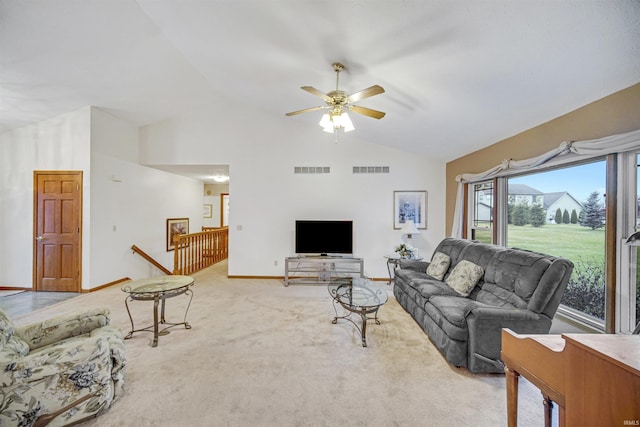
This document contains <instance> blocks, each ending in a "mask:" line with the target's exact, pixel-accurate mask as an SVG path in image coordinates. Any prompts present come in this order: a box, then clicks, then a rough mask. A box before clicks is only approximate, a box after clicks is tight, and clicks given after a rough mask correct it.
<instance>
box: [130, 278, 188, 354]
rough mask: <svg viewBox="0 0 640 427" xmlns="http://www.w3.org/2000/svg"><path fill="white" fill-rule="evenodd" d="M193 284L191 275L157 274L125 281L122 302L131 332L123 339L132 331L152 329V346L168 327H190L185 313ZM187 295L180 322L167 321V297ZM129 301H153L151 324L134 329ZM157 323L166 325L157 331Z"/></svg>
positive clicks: (155, 344) (165, 333) (166, 332)
mask: <svg viewBox="0 0 640 427" xmlns="http://www.w3.org/2000/svg"><path fill="white" fill-rule="evenodd" d="M192 285H193V277H191V276H178V275H174V276H158V277H151V278H149V279H142V280H134V281H132V282H127V283H126V284H125V285H123V286H122V288H121V289H122V291H123V292H126V293H128V294H129V295H128V296H127V297H126V298H125V300H124V304H125V306H126V307H127V313H128V314H129V320H131V332H129V333H128V334H127V335H126V336H125V337H124V339H129V338H131V337H132V336H133V333H134V332H143V331H145V332H152V331H153V343H152V344H151V346H152V347H156V346H157V345H158V336H159V335H167V334H168V333H169V331H168V329H169V328H172V327H174V326H177V325H184V328H185V329H191V325H190V324H189V323H188V322H187V313H188V312H189V307H190V306H191V300H192V299H193V291H192V290H191V289H190V288H191V286H192ZM182 294H185V295H188V296H189V304H188V305H187V309H186V310H185V312H184V321H182V322H180V323H169V322H167V321H165V319H164V308H165V301H166V300H167V298H173V297H175V296H178V295H182ZM129 301H153V325H150V326H147V327H146V328H141V329H136V328H135V327H134V326H133V317H131V311H129ZM160 301H162V305H161V309H160V310H161V311H160V320H159V321H158V305H159V304H160ZM159 324H161V325H167V326H166V327H165V328H164V329H162V330H161V331H159V330H158V329H159V326H158V325H159Z"/></svg>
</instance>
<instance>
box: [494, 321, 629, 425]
mask: <svg viewBox="0 0 640 427" xmlns="http://www.w3.org/2000/svg"><path fill="white" fill-rule="evenodd" d="M502 361H503V362H504V363H505V364H506V367H505V373H506V381H507V412H508V413H507V417H508V424H509V427H515V426H516V425H517V420H518V412H517V411H518V377H519V376H520V375H522V376H524V377H525V378H526V379H527V380H529V381H530V382H531V383H532V384H534V385H535V386H536V387H538V388H539V389H540V390H541V391H542V396H543V398H544V406H545V410H544V413H545V426H551V412H552V405H553V403H552V402H555V403H557V404H558V407H559V424H560V426H625V425H640V336H638V335H622V334H619V335H611V334H609V335H605V334H562V335H519V334H516V333H514V332H512V331H510V330H509V329H503V330H502Z"/></svg>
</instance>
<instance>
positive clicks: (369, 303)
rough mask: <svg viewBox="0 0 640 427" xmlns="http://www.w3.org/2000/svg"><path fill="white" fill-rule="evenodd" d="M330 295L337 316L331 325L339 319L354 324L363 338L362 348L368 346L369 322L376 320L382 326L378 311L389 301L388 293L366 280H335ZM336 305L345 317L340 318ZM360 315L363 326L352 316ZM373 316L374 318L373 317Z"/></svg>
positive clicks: (330, 287)
mask: <svg viewBox="0 0 640 427" xmlns="http://www.w3.org/2000/svg"><path fill="white" fill-rule="evenodd" d="M328 289H329V294H330V295H331V297H332V298H333V310H334V311H335V313H336V316H335V317H334V318H333V320H332V321H331V323H333V324H334V325H335V324H336V323H338V319H345V320H348V321H349V322H351V323H353V324H354V325H355V327H356V328H357V329H358V330H359V331H360V335H361V337H362V346H363V347H366V346H367V321H368V320H374V321H375V322H376V325H379V324H380V321H379V320H378V310H379V309H380V307H381V306H382V305H383V304H385V303H386V302H387V300H388V297H387V292H386V291H385V290H384V289H378V288H377V287H376V286H375V285H374V283H373V282H371V281H369V280H366V279H358V278H351V277H349V278H344V279H336V280H333V281H332V282H331V283H330V284H329V286H328ZM336 305H340V306H341V307H342V308H343V309H344V310H345V311H346V314H345V315H344V316H338V310H337V309H336ZM354 313H355V314H358V315H360V319H361V321H362V322H361V325H362V326H358V324H357V323H356V322H354V321H353V320H352V319H351V318H350V316H351V315H352V314H354ZM372 314H373V317H371V315H372Z"/></svg>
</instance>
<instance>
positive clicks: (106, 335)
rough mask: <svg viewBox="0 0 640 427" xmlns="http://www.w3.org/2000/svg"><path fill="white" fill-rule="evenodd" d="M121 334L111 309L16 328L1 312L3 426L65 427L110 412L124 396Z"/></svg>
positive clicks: (0, 423)
mask: <svg viewBox="0 0 640 427" xmlns="http://www.w3.org/2000/svg"><path fill="white" fill-rule="evenodd" d="M125 360H126V359H125V353H124V342H123V339H122V333H121V332H120V331H119V330H118V329H117V328H115V327H113V326H110V325H109V310H107V309H105V308H96V309H90V310H87V311H85V312H82V313H77V314H72V315H64V316H58V317H55V318H53V319H49V320H46V321H44V322H41V323H34V324H30V325H25V326H20V327H14V325H13V323H12V322H11V320H10V319H9V318H8V317H7V316H6V314H5V313H4V312H3V311H2V310H0V427H4V426H19V427H30V426H42V425H47V424H50V425H52V426H62V425H68V424H73V423H77V422H78V421H81V420H84V419H86V418H89V417H92V416H96V415H98V414H100V413H101V412H103V411H105V410H107V409H108V408H109V407H110V406H111V404H112V403H113V402H114V401H115V400H116V399H117V398H118V397H119V396H120V395H121V394H122V390H123V388H122V386H123V382H124V373H125V364H126V363H125Z"/></svg>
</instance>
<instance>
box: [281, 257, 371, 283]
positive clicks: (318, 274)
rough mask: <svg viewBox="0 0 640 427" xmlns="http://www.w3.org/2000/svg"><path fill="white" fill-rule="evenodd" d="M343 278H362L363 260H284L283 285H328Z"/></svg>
mask: <svg viewBox="0 0 640 427" xmlns="http://www.w3.org/2000/svg"><path fill="white" fill-rule="evenodd" d="M344 277H364V259H363V258H354V257H341V256H294V257H287V258H285V260H284V285H285V286H289V285H290V284H297V285H314V284H322V285H328V284H329V283H331V281H333V280H336V279H340V278H344Z"/></svg>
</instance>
